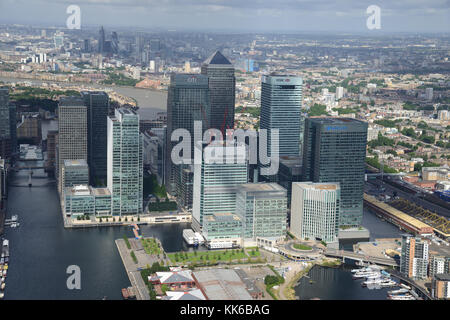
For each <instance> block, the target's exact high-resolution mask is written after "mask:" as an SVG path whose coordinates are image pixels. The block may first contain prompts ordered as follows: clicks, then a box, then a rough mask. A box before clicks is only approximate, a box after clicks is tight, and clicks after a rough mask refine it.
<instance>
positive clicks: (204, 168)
mask: <svg viewBox="0 0 450 320" xmlns="http://www.w3.org/2000/svg"><path fill="white" fill-rule="evenodd" d="M209 148H215V147H209ZM219 149H221V150H222V151H219ZM217 150H218V151H217V153H216V154H220V157H221V160H222V161H221V162H222V163H211V162H208V161H205V159H203V160H202V163H201V164H194V185H193V189H194V190H193V191H194V196H193V204H192V212H193V213H192V227H193V229H194V230H196V231H200V230H201V228H202V227H203V221H204V219H205V217H208V216H211V215H212V214H215V213H223V212H227V213H231V214H235V213H236V192H237V191H238V188H239V186H240V185H242V184H244V183H247V181H248V163H247V159H246V156H245V147H243V146H239V147H238V146H217ZM217 162H219V161H217Z"/></svg>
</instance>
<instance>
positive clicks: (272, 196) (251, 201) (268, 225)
mask: <svg viewBox="0 0 450 320" xmlns="http://www.w3.org/2000/svg"><path fill="white" fill-rule="evenodd" d="M286 199H287V196H286V189H284V188H282V187H281V186H279V185H278V184H276V183H247V184H243V185H241V186H239V187H238V188H237V195H236V214H237V215H238V216H239V217H240V218H241V221H242V229H243V234H242V238H243V241H244V246H256V245H257V243H258V242H257V240H258V238H264V239H270V240H277V239H280V238H283V237H285V235H286V225H287V221H286V219H287V200H286Z"/></svg>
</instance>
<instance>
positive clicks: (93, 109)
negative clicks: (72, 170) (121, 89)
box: [81, 91, 109, 185]
mask: <svg viewBox="0 0 450 320" xmlns="http://www.w3.org/2000/svg"><path fill="white" fill-rule="evenodd" d="M81 95H82V97H83V100H84V104H85V106H86V108H87V121H88V159H87V160H88V164H89V169H90V171H91V175H90V177H91V184H93V185H104V183H105V182H106V175H107V156H106V151H107V123H108V110H109V97H108V94H106V93H105V92H103V91H100V92H98V91H83V92H81Z"/></svg>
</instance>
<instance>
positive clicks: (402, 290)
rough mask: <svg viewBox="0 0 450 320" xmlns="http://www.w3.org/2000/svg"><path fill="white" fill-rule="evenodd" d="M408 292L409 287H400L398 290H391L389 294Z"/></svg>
mask: <svg viewBox="0 0 450 320" xmlns="http://www.w3.org/2000/svg"><path fill="white" fill-rule="evenodd" d="M407 292H409V290H408V289H405V288H401V289H398V290H391V291H388V294H390V295H396V294H402V293H407Z"/></svg>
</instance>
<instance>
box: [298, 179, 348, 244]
mask: <svg viewBox="0 0 450 320" xmlns="http://www.w3.org/2000/svg"><path fill="white" fill-rule="evenodd" d="M340 191H341V190H340V187H339V184H338V183H313V182H294V183H292V204H291V229H290V230H291V233H292V234H293V235H295V236H296V237H297V238H300V239H307V238H308V239H311V240H316V239H318V240H322V241H325V242H327V243H329V242H336V241H337V236H338V230H339V224H338V221H339V208H340Z"/></svg>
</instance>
